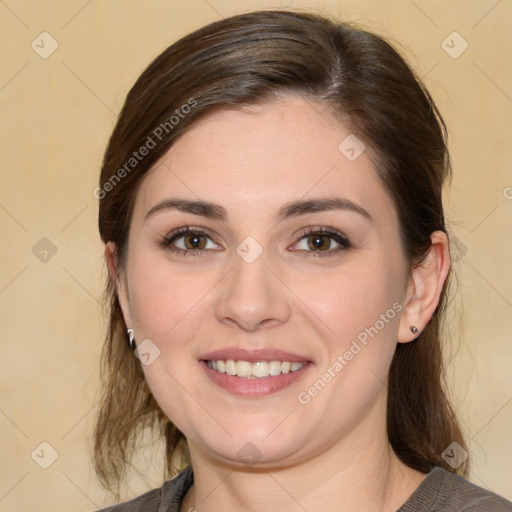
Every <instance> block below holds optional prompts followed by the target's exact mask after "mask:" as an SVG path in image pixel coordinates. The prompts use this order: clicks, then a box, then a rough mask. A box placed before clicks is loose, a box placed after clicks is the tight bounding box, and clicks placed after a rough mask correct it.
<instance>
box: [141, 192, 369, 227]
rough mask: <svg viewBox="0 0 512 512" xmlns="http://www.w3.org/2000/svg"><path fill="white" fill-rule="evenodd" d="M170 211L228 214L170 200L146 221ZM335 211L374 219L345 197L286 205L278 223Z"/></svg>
mask: <svg viewBox="0 0 512 512" xmlns="http://www.w3.org/2000/svg"><path fill="white" fill-rule="evenodd" d="M168 210H178V211H180V212H184V213H192V214H194V215H200V216H202V217H206V218H208V219H212V220H220V221H226V220H227V218H228V212H227V210H226V209H225V208H223V207H222V206H220V205H218V204H215V203H211V202H209V201H201V200H198V201H191V200H187V199H178V198H168V199H165V200H164V201H161V202H160V203H158V204H156V205H155V206H153V207H152V208H151V209H150V210H149V211H148V212H147V213H146V215H145V217H144V220H147V219H148V218H149V217H152V216H153V215H155V214H156V213H159V212H164V211H168ZM333 210H344V211H350V212H354V213H358V214H360V215H361V216H362V217H364V218H365V219H366V220H368V221H369V222H374V218H373V217H372V216H371V215H370V213H368V212H367V211H366V210H365V209H364V208H363V207H362V206H359V205H358V204H356V203H354V202H353V201H351V200H350V199H347V198H344V197H328V198H320V199H308V200H299V201H292V202H289V203H285V204H284V205H283V206H282V207H281V208H280V209H279V211H278V213H277V216H276V220H277V221H278V222H281V221H284V220H286V219H289V218H293V217H299V216H301V215H305V214H307V213H317V212H325V211H333Z"/></svg>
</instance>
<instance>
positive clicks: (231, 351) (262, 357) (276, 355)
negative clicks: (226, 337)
mask: <svg viewBox="0 0 512 512" xmlns="http://www.w3.org/2000/svg"><path fill="white" fill-rule="evenodd" d="M200 359H201V360H203V361H227V360H228V359H232V360H233V361H248V362H250V363H255V362H257V361H290V363H303V362H306V361H309V360H308V358H307V357H303V356H300V355H297V354H292V353H291V352H284V351H282V350H274V349H257V350H246V349H243V348H236V347H233V348H223V349H220V350H214V351H213V352H208V353H207V354H204V355H202V356H201V357H200Z"/></svg>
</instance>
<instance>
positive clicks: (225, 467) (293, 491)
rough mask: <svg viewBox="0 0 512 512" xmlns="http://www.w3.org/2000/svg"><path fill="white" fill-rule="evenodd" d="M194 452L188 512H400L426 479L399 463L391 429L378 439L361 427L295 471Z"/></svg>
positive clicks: (192, 447)
mask: <svg viewBox="0 0 512 512" xmlns="http://www.w3.org/2000/svg"><path fill="white" fill-rule="evenodd" d="M372 424H373V425H375V423H373V422H368V425H369V426H370V425H372ZM189 447H190V454H191V459H192V467H193V468H194V485H193V486H192V487H191V489H190V490H189V492H188V493H187V495H186V497H185V501H184V503H183V505H182V508H181V510H182V511H188V510H193V509H196V510H199V511H200V512H213V511H218V510H226V511H240V510H243V511H247V512H251V511H260V510H266V509H274V510H275V509H278V510H280V511H282V512H288V511H290V512H291V511H294V512H295V511H300V510H309V511H312V510H344V511H355V510H357V511H358V512H366V511H368V512H370V511H372V512H373V511H375V510H378V511H380V512H394V511H396V510H397V509H398V508H400V506H401V505H402V504H403V503H404V502H405V501H407V499H408V498H409V496H410V495H411V494H412V493H413V492H414V490H415V489H416V488H417V487H418V485H419V484H420V483H421V481H422V479H423V478H424V476H425V475H424V474H423V473H420V472H417V471H415V470H413V469H411V468H409V467H407V466H405V465H404V464H403V463H402V462H401V461H400V460H399V459H398V458H397V456H396V455H395V453H394V452H393V450H392V449H391V447H390V445H389V442H388V439H387V435H386V432H385V428H383V429H382V431H381V432H380V433H379V434H378V435H376V433H375V431H371V430H370V429H365V428H364V425H361V424H359V425H358V427H357V428H356V429H353V431H352V432H351V433H349V434H348V435H346V436H344V437H343V439H341V440H340V441H338V442H337V443H336V444H335V445H333V446H329V447H328V448H326V449H325V450H324V451H323V452H322V453H319V454H318V453H317V454H316V455H315V456H314V457H309V458H306V459H304V460H302V461H301V462H299V463H296V464H293V465H289V466H283V465H277V464H276V466H275V467H270V466H267V467H266V468H264V469H263V468H258V467H252V468H247V467H237V466H234V465H233V466H232V465H229V464H223V463H221V462H219V461H218V460H217V459H212V458H211V457H208V456H206V455H205V454H204V453H203V452H202V451H201V450H200V449H199V448H198V447H197V446H196V445H194V444H193V443H189Z"/></svg>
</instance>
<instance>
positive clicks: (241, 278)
mask: <svg viewBox="0 0 512 512" xmlns="http://www.w3.org/2000/svg"><path fill="white" fill-rule="evenodd" d="M233 260H234V261H233V269H232V270H231V271H230V272H229V273H228V274H227V276H226V278H225V279H223V280H222V281H221V283H219V284H220V285H221V286H220V288H219V291H218V296H217V303H216V311H215V312H216V315H217V318H218V320H219V321H220V322H222V323H225V324H229V325H231V326H234V327H238V328H239V329H243V330H244V331H248V332H252V331H256V330H257V329H260V328H262V327H273V326H278V325H279V324H282V323H285V322H286V321H288V319H289V318H290V315H291V304H290V298H291V292H290V291H289V290H288V288H287V287H286V285H285V284H284V283H283V281H282V280H281V279H280V278H278V277H277V276H278V275H279V273H278V272H277V270H276V269H271V268H270V266H269V262H268V261H267V258H266V256H265V251H264V252H263V253H262V254H261V255H260V256H259V257H258V258H257V259H256V260H255V261H253V262H252V263H248V262H246V261H245V260H244V259H243V258H241V257H240V256H238V254H234V256H233ZM276 274H277V275H276Z"/></svg>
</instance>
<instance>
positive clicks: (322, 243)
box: [308, 233, 332, 251]
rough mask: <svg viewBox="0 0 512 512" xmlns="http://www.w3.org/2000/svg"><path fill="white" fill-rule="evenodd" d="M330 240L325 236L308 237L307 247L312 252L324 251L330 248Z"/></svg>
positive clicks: (318, 234) (319, 234)
mask: <svg viewBox="0 0 512 512" xmlns="http://www.w3.org/2000/svg"><path fill="white" fill-rule="evenodd" d="M331 242H332V239H331V238H329V237H328V236H327V235H324V234H321V233H317V234H313V235H309V236H308V247H309V248H310V249H311V250H312V251H324V250H326V249H330V248H331Z"/></svg>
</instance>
